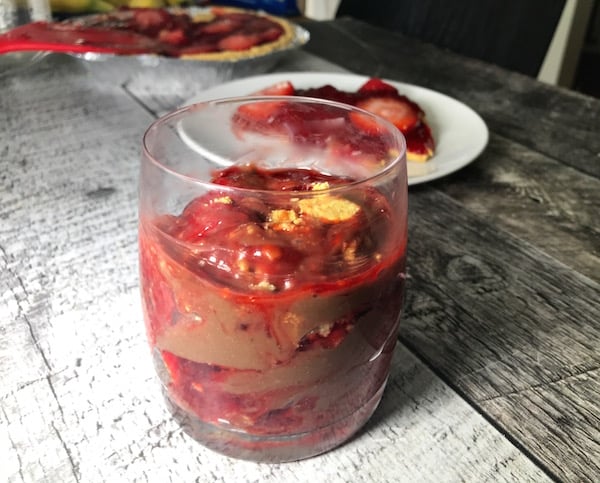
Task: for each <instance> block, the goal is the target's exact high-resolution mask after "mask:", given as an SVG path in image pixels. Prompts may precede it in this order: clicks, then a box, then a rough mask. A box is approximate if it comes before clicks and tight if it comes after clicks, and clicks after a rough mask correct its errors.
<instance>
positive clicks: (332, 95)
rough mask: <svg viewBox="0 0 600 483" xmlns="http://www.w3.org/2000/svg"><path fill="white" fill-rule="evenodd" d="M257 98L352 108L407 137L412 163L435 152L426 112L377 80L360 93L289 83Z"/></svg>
mask: <svg viewBox="0 0 600 483" xmlns="http://www.w3.org/2000/svg"><path fill="white" fill-rule="evenodd" d="M256 94H268V95H287V96H294V95H295V96H307V97H316V98H320V99H327V100H330V101H337V102H342V103H345V104H350V105H352V106H356V107H359V108H362V109H365V110H367V111H370V112H372V113H374V114H378V115H379V116H381V117H383V118H385V119H387V120H388V121H390V122H391V123H392V124H394V125H395V126H396V127H397V128H398V129H399V130H400V131H401V132H402V134H403V135H404V137H405V139H406V145H407V158H408V160H409V161H417V162H424V161H427V160H428V159H429V158H431V157H432V156H433V154H434V152H435V141H434V139H433V135H432V132H431V128H430V126H429V125H428V123H427V121H426V119H425V112H424V111H423V109H422V108H421V107H420V106H419V105H418V104H417V103H416V102H414V101H412V100H411V99H409V98H408V97H407V96H405V95H402V94H400V93H399V92H398V90H397V89H396V88H395V87H394V86H392V85H390V84H388V83H386V82H384V81H382V80H381V79H378V78H371V79H369V80H368V81H367V82H365V83H364V84H363V85H362V86H361V87H360V88H359V89H358V90H357V91H355V92H348V91H343V90H340V89H337V88H335V87H333V86H331V85H325V86H321V87H313V88H308V89H297V88H295V87H294V86H293V84H292V83H291V82H289V81H284V82H279V83H277V84H274V85H272V86H269V87H267V88H265V89H262V90H260V91H259V92H257V93H256ZM363 120H365V123H364V124H363V125H362V127H363V128H364V129H365V130H366V131H367V132H369V131H370V130H371V129H372V124H371V123H369V122H368V121H367V118H366V117H365V118H363Z"/></svg>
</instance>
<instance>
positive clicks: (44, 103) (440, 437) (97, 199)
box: [0, 58, 548, 482]
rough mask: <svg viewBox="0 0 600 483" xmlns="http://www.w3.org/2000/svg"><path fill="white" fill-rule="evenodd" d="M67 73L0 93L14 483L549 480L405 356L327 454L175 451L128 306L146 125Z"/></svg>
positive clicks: (1, 395)
mask: <svg viewBox="0 0 600 483" xmlns="http://www.w3.org/2000/svg"><path fill="white" fill-rule="evenodd" d="M78 65H79V64H78V63H77V62H74V61H72V60H70V59H66V58H65V59H62V58H61V59H60V60H56V63H55V64H54V65H52V66H51V67H52V68H48V69H46V70H44V69H40V70H38V71H35V72H31V73H30V74H31V75H23V76H20V77H18V78H17V77H15V78H11V79H9V80H2V81H0V88H1V89H2V92H3V96H2V98H1V100H0V126H2V128H3V130H4V129H6V131H4V132H10V133H11V135H10V137H2V138H1V139H0V152H2V153H3V155H2V157H1V158H0V167H1V170H0V171H1V173H2V176H0V200H1V202H0V219H1V220H2V223H1V224H0V240H1V241H0V246H1V251H0V267H1V268H2V271H1V272H0V287H1V288H2V292H1V294H0V295H1V297H0V320H2V321H3V324H2V331H3V332H2V335H4V336H5V337H3V338H2V343H0V362H1V363H0V368H2V369H1V371H2V382H3V384H2V387H1V388H0V402H1V408H2V411H1V412H0V430H1V431H2V441H3V442H6V443H7V444H6V446H7V451H6V452H3V454H5V455H6V457H5V459H3V465H2V471H3V472H6V473H7V480H8V481H9V482H30V481H61V482H71V481H74V482H79V481H86V482H95V481H98V482H101V481H156V482H164V481H194V480H195V481H235V480H242V479H243V480H250V481H252V480H260V481H273V482H275V481H298V480H303V479H309V480H313V481H334V482H335V481H348V480H350V479H351V480H353V481H358V482H361V481H364V482H370V481H415V480H419V481H440V480H455V481H456V480H463V479H470V480H475V481H514V480H519V481H536V482H537V481H547V480H548V478H547V476H546V475H545V473H544V472H543V471H542V470H540V468H539V467H537V466H536V465H535V464H534V463H533V462H532V461H530V460H529V459H528V458H527V456H526V455H524V454H522V453H521V452H520V450H519V449H518V448H516V447H515V446H514V445H513V444H511V443H510V441H508V440H507V439H506V438H505V437H504V436H503V435H502V434H501V433H500V432H499V431H497V430H496V429H494V428H493V427H492V426H491V425H490V424H489V423H488V422H487V421H486V420H485V419H484V418H483V417H482V416H481V415H480V414H479V413H477V412H476V411H474V410H473V408H471V407H470V406H469V404H468V403H466V402H465V401H464V400H462V399H461V398H460V397H459V396H458V395H457V394H456V393H455V392H454V391H452V390H451V389H450V388H449V387H448V386H446V385H445V384H444V383H442V382H441V381H440V379H439V378H438V377H437V376H436V375H435V374H434V373H432V372H431V371H429V370H428V369H427V368H426V367H425V366H424V365H423V364H422V363H421V362H420V361H419V360H418V359H417V358H415V357H414V356H413V355H412V354H411V353H410V352H408V351H407V350H406V349H404V348H402V347H400V348H399V349H398V352H397V357H396V359H395V362H394V370H393V374H392V377H391V380H390V385H389V388H388V391H387V392H386V395H385V399H384V401H383V404H382V406H381V407H380V409H379V410H378V412H377V413H376V415H375V417H374V418H373V420H372V421H371V422H370V423H369V425H368V426H367V427H366V428H365V429H364V431H362V432H361V434H360V435H359V436H358V437H357V438H355V439H354V440H353V441H352V442H350V443H348V444H347V445H345V446H344V447H342V448H340V449H339V450H338V451H335V452H331V453H328V454H327V455H323V456H321V457H318V458H315V459H311V460H307V461H304V462H300V463H294V464H286V465H255V464H251V463H246V462H240V461H234V460H230V459H227V458H223V457H220V456H217V455H215V454H213V453H212V452H210V451H208V450H206V449H204V448H202V447H200V446H199V445H197V444H196V443H194V442H193V441H191V440H189V438H187V437H186V436H184V434H183V433H182V432H181V431H180V430H179V428H178V427H177V425H176V424H175V423H174V422H173V421H172V420H171V419H170V418H169V417H168V415H167V413H166V410H165V409H164V406H163V403H162V401H161V399H160V396H159V394H160V391H159V387H158V383H157V382H156V379H155V378H154V372H153V369H152V366H151V360H150V355H149V353H148V348H147V344H146V342H145V340H144V328H143V323H142V321H141V309H140V301H139V294H138V281H137V277H138V275H137V243H136V235H137V233H136V216H137V213H136V192H137V170H138V165H139V161H138V159H139V149H140V141H141V135H142V133H143V131H144V129H145V128H146V127H147V125H148V124H149V123H150V122H151V121H152V119H153V116H152V115H151V114H150V113H149V112H148V111H147V109H145V108H143V107H142V106H140V104H139V103H138V101H137V100H135V99H132V98H131V96H130V95H129V94H127V93H126V92H124V91H122V90H121V89H120V87H119V86H117V85H111V84H110V83H106V82H97V81H94V80H91V79H90V78H89V77H88V75H87V74H86V73H85V72H79V71H77V70H75V71H73V69H74V68H75V69H77V66H78ZM49 67H50V66H49Z"/></svg>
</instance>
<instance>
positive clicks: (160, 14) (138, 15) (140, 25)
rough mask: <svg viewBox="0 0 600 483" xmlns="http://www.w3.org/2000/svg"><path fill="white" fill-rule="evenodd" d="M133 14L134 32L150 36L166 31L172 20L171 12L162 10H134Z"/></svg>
mask: <svg viewBox="0 0 600 483" xmlns="http://www.w3.org/2000/svg"><path fill="white" fill-rule="evenodd" d="M127 11H129V10H127ZM131 12H132V13H133V20H132V21H133V28H134V30H135V31H136V32H140V33H144V34H146V35H150V36H154V35H156V34H157V33H158V32H159V31H160V30H162V29H164V28H165V27H166V26H167V25H168V24H169V21H170V20H171V15H170V14H169V12H168V11H167V10H164V9H160V8H134V9H132V10H131Z"/></svg>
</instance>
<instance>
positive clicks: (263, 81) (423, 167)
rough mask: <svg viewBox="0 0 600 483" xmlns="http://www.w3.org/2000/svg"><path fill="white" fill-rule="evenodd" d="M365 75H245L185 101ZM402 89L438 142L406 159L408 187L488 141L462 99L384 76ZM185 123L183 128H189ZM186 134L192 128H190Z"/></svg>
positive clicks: (340, 84)
mask: <svg viewBox="0 0 600 483" xmlns="http://www.w3.org/2000/svg"><path fill="white" fill-rule="evenodd" d="M367 79H368V77H366V76H359V75H354V74H338V73H325V72H283V73H275V74H266V75H260V76H254V77H246V78H244V79H238V80H234V81H231V82H227V83H225V84H220V85H218V86H215V87H212V88H209V89H206V90H204V91H202V92H200V93H199V94H198V95H196V96H194V97H192V98H191V99H189V100H188V101H187V102H186V103H185V104H186V105H187V104H194V103H197V102H203V101H208V100H213V99H219V98H224V97H235V96H244V95H249V94H253V93H255V92H256V91H259V90H260V89H263V88H265V87H268V86H270V85H271V84H275V83H276V82H280V81H284V80H289V81H290V82H291V83H292V84H293V85H294V87H296V88H297V89H306V88H310V87H320V86H323V85H326V84H330V85H332V86H334V87H336V88H338V89H341V90H346V91H355V90H357V89H358V88H359V87H360V86H361V85H362V84H363V83H364V82H366V80H367ZM384 81H385V82H388V83H390V84H392V85H393V86H395V87H396V88H397V89H398V91H399V92H400V94H404V95H406V96H408V97H409V98H411V99H412V100H413V101H415V102H416V103H417V104H419V105H420V106H421V108H422V109H423V110H424V111H425V114H426V116H427V122H428V123H429V125H430V126H431V130H432V132H433V137H434V140H435V144H436V149H435V154H434V156H433V157H432V158H431V159H430V160H429V161H427V162H426V163H411V162H409V163H408V184H409V186H412V185H416V184H419V183H425V182H427V181H432V180H434V179H438V178H441V177H442V176H446V175H448V174H450V173H453V172H455V171H457V170H459V169H460V168H462V167H464V166H466V165H467V164H469V163H471V162H472V161H473V160H475V159H476V158H477V156H479V154H481V152H482V151H483V149H484V148H485V146H486V145H487V142H488V138H489V133H488V128H487V126H486V124H485V122H484V121H483V119H481V117H480V116H479V114H477V113H476V112H475V111H473V109H471V108H470V107H468V106H467V105H465V104H463V103H462V102H459V101H457V100H456V99H453V98H452V97H449V96H446V95H444V94H441V93H439V92H436V91H433V90H431V89H426V88H424V87H419V86H415V85H412V84H404V83H401V82H395V81H391V80H387V79H384ZM188 128H189V127H186V129H188ZM189 134H190V138H191V137H193V133H192V132H190V133H189Z"/></svg>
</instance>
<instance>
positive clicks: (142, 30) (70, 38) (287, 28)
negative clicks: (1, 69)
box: [0, 7, 294, 61]
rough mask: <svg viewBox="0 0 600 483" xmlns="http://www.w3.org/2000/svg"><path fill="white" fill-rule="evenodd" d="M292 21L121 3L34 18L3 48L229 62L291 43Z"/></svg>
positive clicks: (7, 37)
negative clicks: (55, 18) (58, 18)
mask: <svg viewBox="0 0 600 483" xmlns="http://www.w3.org/2000/svg"><path fill="white" fill-rule="evenodd" d="M293 40H294V28H293V26H292V24H290V23H289V22H288V21H286V20H284V19H281V18H278V17H275V16H271V15H267V14H263V13H259V12H254V11H247V10H242V9H236V8H229V7H212V8H196V9H193V8H191V9H183V8H173V9H164V8H120V9H117V10H113V11H110V12H106V13H101V14H96V15H88V16H84V17H78V18H73V19H68V20H65V21H62V22H34V23H31V24H28V25H24V26H22V27H19V28H16V29H13V30H11V31H10V32H7V33H6V34H4V35H2V36H0V52H2V51H3V50H5V49H7V48H8V49H9V50H10V47H11V45H14V44H16V45H18V46H19V47H20V48H21V49H23V50H53V51H62V52H82V51H89V52H100V53H116V54H122V55H131V54H143V53H151V54H158V55H163V56H168V57H180V58H185V59H195V60H217V61H229V60H239V59H244V58H252V57H257V56H261V55H265V54H267V53H270V52H272V51H275V50H278V49H282V48H285V47H287V46H288V45H290V44H291V43H292V42H293Z"/></svg>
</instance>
